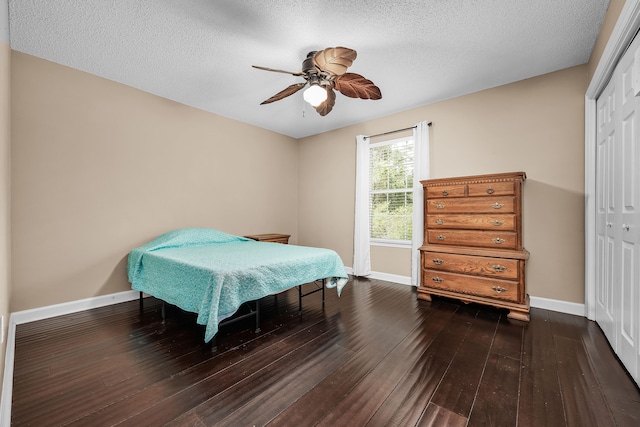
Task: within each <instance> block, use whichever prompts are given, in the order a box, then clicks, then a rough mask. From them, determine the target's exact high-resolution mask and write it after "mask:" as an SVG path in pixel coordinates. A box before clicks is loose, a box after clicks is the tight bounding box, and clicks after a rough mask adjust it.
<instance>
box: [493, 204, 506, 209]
mask: <svg viewBox="0 0 640 427" xmlns="http://www.w3.org/2000/svg"><path fill="white" fill-rule="evenodd" d="M503 206H504V205H503V204H502V203H494V204H492V205H491V207H492V208H493V209H500V208H501V207H503Z"/></svg>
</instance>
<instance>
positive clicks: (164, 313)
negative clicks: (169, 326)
mask: <svg viewBox="0 0 640 427" xmlns="http://www.w3.org/2000/svg"><path fill="white" fill-rule="evenodd" d="M165 305H166V304H165V303H164V301H162V309H161V312H162V323H163V324H164V319H165V318H166V317H167V313H166V309H165Z"/></svg>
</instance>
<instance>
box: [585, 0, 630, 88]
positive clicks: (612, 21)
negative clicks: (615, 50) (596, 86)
mask: <svg viewBox="0 0 640 427" xmlns="http://www.w3.org/2000/svg"><path fill="white" fill-rule="evenodd" d="M624 3H625V0H610V3H609V8H608V9H607V14H606V16H605V17H604V21H603V22H602V26H601V27H600V33H599V34H598V38H597V39H596V44H595V46H594V47H593V51H592V52H591V58H589V64H588V66H589V79H591V77H593V74H594V73H595V71H596V67H597V66H598V62H599V61H600V58H601V57H602V53H603V52H604V48H605V47H606V45H607V42H608V41H609V37H610V36H611V32H612V31H613V28H614V27H615V26H616V22H617V21H618V18H619V17H620V12H622V8H623V7H624Z"/></svg>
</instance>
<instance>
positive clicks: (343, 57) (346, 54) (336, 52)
mask: <svg viewBox="0 0 640 427" xmlns="http://www.w3.org/2000/svg"><path fill="white" fill-rule="evenodd" d="M356 56H358V54H357V53H356V51H355V50H353V49H349V48H348V47H341V46H338V47H328V48H326V49H324V50H320V51H318V52H317V53H316V56H315V57H314V59H313V62H314V64H315V65H316V67H318V68H319V69H320V70H322V71H326V72H328V73H330V74H334V75H336V76H340V75H342V74H344V73H346V72H347V68H349V67H350V66H351V64H353V61H355V59H356Z"/></svg>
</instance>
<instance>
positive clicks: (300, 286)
mask: <svg viewBox="0 0 640 427" xmlns="http://www.w3.org/2000/svg"><path fill="white" fill-rule="evenodd" d="M298 315H299V316H300V315H302V285H298Z"/></svg>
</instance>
